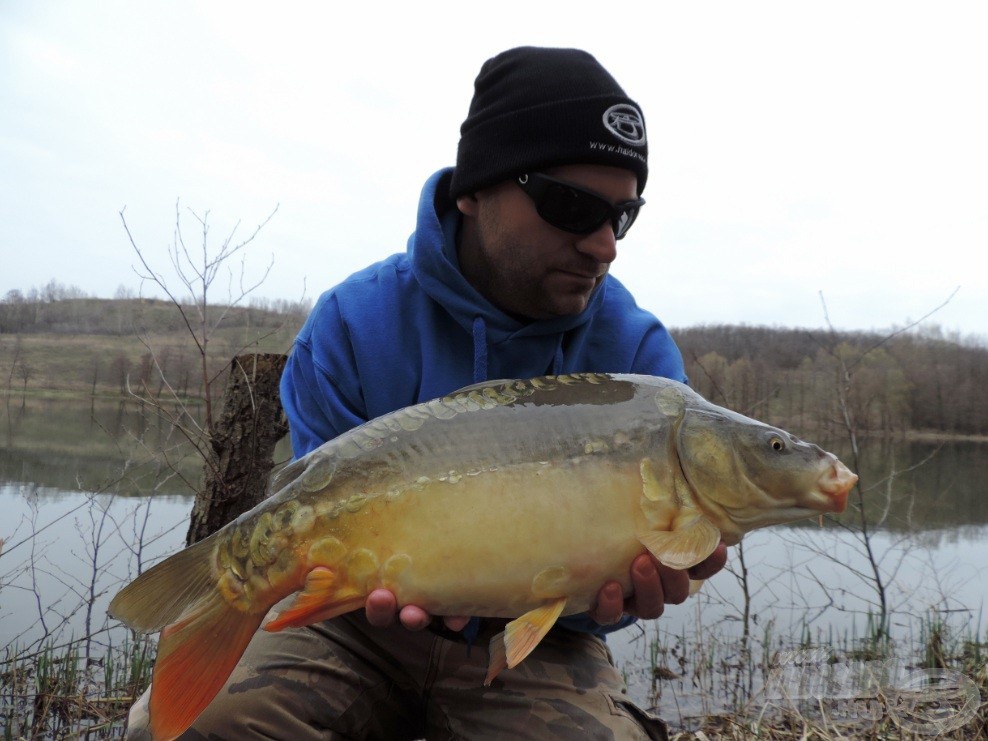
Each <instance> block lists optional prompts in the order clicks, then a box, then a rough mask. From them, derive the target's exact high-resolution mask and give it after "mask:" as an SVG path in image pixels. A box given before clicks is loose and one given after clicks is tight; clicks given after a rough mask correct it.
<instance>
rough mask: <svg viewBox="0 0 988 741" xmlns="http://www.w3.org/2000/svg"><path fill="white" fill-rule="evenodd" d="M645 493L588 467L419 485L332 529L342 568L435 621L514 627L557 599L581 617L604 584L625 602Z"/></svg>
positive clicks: (602, 465) (628, 478)
mask: <svg viewBox="0 0 988 741" xmlns="http://www.w3.org/2000/svg"><path fill="white" fill-rule="evenodd" d="M641 492H642V486H641V478H640V475H639V473H638V466H637V464H635V463H633V462H624V463H614V462H608V461H598V460H595V459H593V458H586V459H585V458H581V459H577V460H575V461H567V462H563V463H552V464H550V463H542V462H535V463H525V464H518V465H515V466H512V467H510V468H503V469H497V470H488V471H482V472H479V473H474V474H472V475H462V476H455V475H453V476H443V477H440V478H437V479H435V480H431V479H430V480H425V479H419V480H418V482H417V483H416V484H415V485H414V486H411V487H408V488H406V489H404V490H401V491H399V492H395V491H392V492H391V493H390V494H389V496H387V497H375V498H374V499H373V501H371V502H369V503H368V505H367V506H366V507H364V508H362V509H361V510H360V511H359V512H357V513H353V514H349V515H347V516H346V517H345V518H340V519H341V520H345V522H340V523H339V525H340V527H341V528H342V530H341V531H340V532H341V534H342V533H346V543H347V547H348V550H349V551H350V554H351V555H350V558H349V561H346V560H344V563H351V564H354V565H355V566H356V568H358V569H363V570H364V572H365V573H367V575H368V576H369V578H368V579H367V580H366V582H365V584H364V586H365V588H366V589H367V591H369V590H370V589H373V588H376V587H386V588H388V589H391V590H392V591H393V592H394V593H395V595H396V597H397V598H398V601H399V603H400V604H415V605H419V606H421V607H423V608H424V609H426V610H427V611H429V612H431V613H433V614H437V615H478V616H489V617H516V616H518V615H521V614H523V613H524V612H527V611H528V610H530V609H532V608H533V607H537V606H539V605H542V604H544V603H545V601H546V600H549V599H555V598H558V597H561V596H565V597H567V604H566V609H565V612H564V614H573V613H577V612H583V611H585V610H587V609H588V608H589V607H591V605H592V602H593V600H594V599H595V597H596V594H597V592H598V590H599V589H600V587H601V586H602V585H603V583H604V582H605V581H608V580H610V579H616V580H618V581H619V582H621V584H622V585H623V586H624V588H625V591H626V592H628V591H630V580H629V568H630V564H631V561H632V560H633V559H634V557H635V556H636V555H637V554H639V553H641V552H642V551H643V550H644V547H643V546H642V544H641V543H640V542H639V541H638V539H637V538H636V537H635V522H636V513H637V512H639V511H640V506H641V505H640V499H641ZM357 554H359V557H358V556H357ZM351 571H352V569H351ZM349 577H350V578H349V580H350V581H351V583H352V582H353V581H354V574H352V573H351V574H350V575H349Z"/></svg>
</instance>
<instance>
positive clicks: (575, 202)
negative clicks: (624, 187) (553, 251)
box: [538, 183, 610, 234]
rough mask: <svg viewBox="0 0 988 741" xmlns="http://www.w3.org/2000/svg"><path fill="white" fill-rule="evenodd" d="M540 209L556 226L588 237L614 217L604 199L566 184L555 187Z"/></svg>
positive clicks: (550, 188) (546, 195)
mask: <svg viewBox="0 0 988 741" xmlns="http://www.w3.org/2000/svg"><path fill="white" fill-rule="evenodd" d="M541 201H542V202H541V203H540V204H539V207H538V212H539V215H540V216H541V217H542V218H543V219H545V220H546V221H548V222H549V223H550V224H552V225H553V226H556V227H558V228H560V229H564V230H566V231H568V232H575V233H576V234H588V233H590V232H592V231H595V230H597V229H599V228H600V225H601V224H603V223H604V222H605V221H606V220H607V217H608V216H609V215H610V206H609V205H608V204H607V202H606V201H604V200H603V199H600V198H597V197H596V196H593V195H591V194H590V193H582V192H580V191H578V190H574V189H573V188H567V187H566V186H565V185H558V184H555V183H553V184H551V185H550V186H549V187H548V188H546V190H545V194H544V195H543V197H542V199H541Z"/></svg>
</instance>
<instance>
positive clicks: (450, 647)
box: [186, 47, 726, 739]
mask: <svg viewBox="0 0 988 741" xmlns="http://www.w3.org/2000/svg"><path fill="white" fill-rule="evenodd" d="M647 151H648V150H647V142H646V136H645V127H644V121H643V119H642V116H641V113H640V111H639V109H638V107H637V105H636V104H635V103H634V101H632V100H631V99H630V98H628V97H627V96H626V95H625V93H624V91H623V90H622V89H621V87H620V86H619V85H618V84H617V82H616V81H615V80H614V79H613V78H612V77H611V75H610V74H609V73H608V72H607V71H606V70H604V69H603V67H601V66H600V65H599V64H598V63H597V61H596V60H595V59H594V58H593V57H592V56H590V55H589V54H587V53H585V52H582V51H578V50H572V49H540V48H531V47H525V48H518V49H512V50H509V51H506V52H504V53H502V54H499V55H498V56H496V57H494V58H493V59H490V60H488V61H487V62H486V63H485V64H484V65H483V67H482V69H481V71H480V74H479V76H478V77H477V80H476V84H475V94H474V98H473V101H472V103H471V106H470V110H469V114H468V116H467V119H466V121H465V122H464V124H463V126H462V129H461V139H460V143H459V148H458V154H457V162H456V167H455V168H454V169H452V170H441V171H440V172H438V173H436V174H435V175H433V176H432V177H431V178H430V179H429V180H428V182H427V183H426V184H425V187H424V189H423V192H422V198H421V201H420V205H419V210H418V218H417V224H416V229H415V233H414V234H413V235H412V237H411V238H410V239H409V242H408V249H407V252H406V253H404V254H399V255H394V256H392V257H390V258H388V259H386V260H384V261H383V262H379V263H377V264H375V265H372V266H371V267H369V268H367V269H366V270H364V271H362V272H359V273H357V274H355V275H353V276H351V277H350V278H348V279H347V280H346V281H344V282H343V283H342V284H340V285H339V286H337V287H336V288H334V289H332V290H330V291H328V292H327V293H325V294H324V295H323V296H322V297H321V298H320V300H319V302H318V303H317V305H316V307H315V308H314V309H313V311H312V314H311V315H310V317H309V319H308V321H307V322H306V324H305V326H304V327H303V329H302V330H301V332H300V334H299V336H298V339H297V341H296V344H295V348H294V350H293V352H292V355H291V357H290V359H289V363H288V367H287V368H286V371H285V374H284V377H283V379H282V402H283V404H284V406H285V410H286V412H287V414H288V418H289V421H290V427H291V436H292V445H293V448H294V452H295V455H296V456H302V455H304V454H305V453H307V452H309V451H311V450H313V449H314V448H316V447H318V446H319V445H320V444H322V443H323V442H325V441H327V440H329V439H331V438H333V437H335V436H337V435H339V434H340V433H342V432H344V431H346V430H348V429H350V428H351V427H354V426H356V425H358V424H361V423H362V422H364V421H366V420H368V419H372V418H374V417H376V416H379V415H381V414H384V413H387V412H390V411H393V410H395V409H398V408H400V407H404V406H407V405H409V404H414V403H416V402H420V401H425V400H428V399H432V398H435V397H437V396H442V395H444V394H447V393H450V392H451V391H454V390H456V389H457V388H461V387H463V386H466V385H469V384H472V383H477V382H480V381H484V380H488V379H496V378H521V377H532V376H538V375H544V374H559V373H569V372H576V371H601V372H633V373H647V374H653V375H662V376H667V377H670V378H675V379H677V380H685V374H684V370H683V364H682V358H681V356H680V353H679V351H678V349H677V348H676V346H675V344H674V342H673V341H672V339H671V338H670V336H669V335H668V333H667V332H666V330H665V328H664V327H663V326H662V324H661V323H660V322H659V321H658V320H657V319H656V318H655V317H654V316H652V315H651V314H649V313H648V312H645V311H643V310H642V309H640V308H639V307H638V306H637V305H636V304H635V302H634V300H633V299H632V297H631V295H630V294H629V293H628V292H627V290H626V289H625V288H624V287H623V286H622V285H621V284H620V283H619V282H618V281H617V280H616V279H614V278H613V277H609V276H608V269H609V267H610V264H611V263H612V262H613V261H614V259H615V257H616V256H617V240H619V239H621V238H622V237H623V236H624V235H625V233H626V232H627V229H628V228H629V227H630V226H631V225H632V223H633V222H634V220H635V217H636V216H637V214H638V211H639V209H640V208H641V205H642V204H643V203H644V201H643V200H642V199H641V193H642V190H643V189H644V187H645V182H646V178H647V175H648V168H647ZM442 536H443V523H441V522H437V523H436V532H435V537H437V538H441V537H442ZM725 560H726V555H725V549H724V546H723V544H722V545H721V546H720V547H719V548H718V550H717V551H715V553H714V555H712V556H711V557H710V558H709V559H707V561H705V562H704V563H703V564H700V565H699V566H697V567H695V568H694V569H693V570H692V572H691V575H692V576H693V577H695V578H707V577H709V576H711V575H712V574H713V573H715V572H716V571H718V570H719V569H720V568H722V567H723V565H724V562H725ZM631 578H632V584H633V587H634V593H633V594H632V595H631V596H630V597H628V598H627V599H625V596H624V594H623V593H622V589H621V586H620V585H619V584H618V583H617V582H612V583H608V584H604V585H601V590H600V593H599V595H598V600H597V605H596V607H595V609H594V610H593V611H592V612H591V613H589V614H587V615H578V616H572V617H569V618H563V619H562V620H560V621H559V623H558V625H557V627H555V628H553V630H552V631H551V632H550V634H549V635H548V636H547V637H546V638H545V640H543V641H542V643H541V644H539V646H538V647H537V648H536V649H535V651H534V652H533V653H532V654H531V655H530V656H529V657H528V658H527V659H526V660H525V661H524V662H523V663H522V664H521V665H520V666H518V667H517V668H515V669H513V670H509V671H506V672H504V673H502V675H500V676H499V677H498V678H497V679H496V680H495V682H494V683H493V685H492V686H491V687H484V686H483V679H484V676H485V674H486V668H487V641H488V640H489V639H490V637H491V636H492V635H493V634H494V633H496V632H498V631H499V630H500V629H501V628H502V627H503V624H504V621H495V620H485V619H477V618H470V617H469V616H452V617H450V616H447V617H445V618H443V619H438V618H436V619H434V618H433V617H432V616H430V615H428V614H427V613H425V611H423V610H422V609H420V608H418V607H416V606H415V605H398V604H397V603H396V600H395V597H394V595H393V594H392V593H390V592H388V591H386V590H377V591H375V592H373V593H372V594H371V595H370V596H369V597H368V598H367V601H366V606H365V610H364V611H363V612H355V613H350V614H348V615H345V616H342V617H340V618H336V619H334V620H331V621H327V622H325V623H320V624H318V625H315V626H310V627H308V628H304V629H299V630H288V631H285V632H283V633H278V634H269V633H265V632H263V631H262V632H259V633H258V635H257V636H256V637H255V639H254V641H253V642H252V644H251V646H250V647H249V648H248V650H247V653H246V654H245V655H244V657H243V659H242V660H241V663H240V665H239V666H238V667H237V669H236V670H235V671H234V673H233V676H232V677H231V678H230V680H229V682H228V684H227V687H226V688H225V689H224V690H222V691H221V692H220V694H219V695H218V696H217V698H216V700H214V702H213V704H212V705H211V706H210V707H209V708H207V710H206V711H205V712H204V713H203V715H202V716H201V717H200V719H199V720H198V721H197V722H196V724H195V725H194V726H193V729H192V730H190V731H189V732H188V733H187V734H186V737H187V738H230V739H234V738H236V739H241V738H262V737H263V738H284V739H302V738H326V737H330V738H388V739H390V738H418V737H422V736H427V737H428V738H521V737H531V738H539V739H541V738H555V737H561V738H580V739H582V738H660V737H664V735H665V729H664V726H663V725H662V723H661V721H659V720H658V719H657V718H654V717H652V716H650V715H648V714H647V713H645V712H644V711H642V710H640V709H638V708H637V707H635V706H634V705H633V704H632V703H631V702H630V701H629V700H628V698H627V697H626V695H625V694H624V683H623V680H622V678H621V675H620V673H619V672H618V671H617V669H616V668H615V667H614V665H613V663H612V661H611V657H610V654H609V652H608V650H607V648H606V645H605V644H604V643H603V641H602V640H601V638H600V636H603V635H604V634H606V633H608V632H610V631H612V630H616V629H618V628H620V627H623V626H625V625H627V624H629V623H630V622H632V621H633V620H634V618H635V617H643V618H655V617H658V616H659V615H661V614H662V611H663V608H664V605H665V604H666V603H679V602H682V601H683V600H684V599H685V598H686V596H687V590H688V579H687V575H686V573H684V572H677V571H674V570H672V569H669V568H666V567H664V566H660V565H659V564H657V562H655V561H654V560H653V559H652V557H651V556H649V555H647V554H644V553H643V555H641V556H639V557H638V558H637V559H636V560H635V561H634V562H633V564H632V565H631ZM425 628H430V630H424V629H425Z"/></svg>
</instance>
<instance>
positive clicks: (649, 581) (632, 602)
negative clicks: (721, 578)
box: [588, 542, 727, 625]
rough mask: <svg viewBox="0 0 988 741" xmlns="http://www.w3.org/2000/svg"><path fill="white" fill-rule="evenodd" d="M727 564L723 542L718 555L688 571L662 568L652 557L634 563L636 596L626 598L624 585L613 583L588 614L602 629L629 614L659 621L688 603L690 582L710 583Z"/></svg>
mask: <svg viewBox="0 0 988 741" xmlns="http://www.w3.org/2000/svg"><path fill="white" fill-rule="evenodd" d="M726 563H727V546H725V545H724V543H723V542H721V543H720V544H719V545H718V546H717V548H715V549H714V552H713V553H711V554H710V555H709V556H707V558H706V559H704V560H703V561H701V562H700V563H698V564H697V565H696V566H694V567H693V568H691V569H689V570H688V571H680V570H678V569H673V568H670V567H668V566H664V565H662V564H660V563H659V562H658V561H656V560H655V558H654V557H653V556H652V555H651V554H649V553H642V554H641V555H640V556H638V557H637V558H635V560H634V561H632V562H631V586H632V589H633V591H632V593H631V596H630V597H628V599H625V598H624V592H623V591H622V589H621V585H620V584H619V583H618V582H616V581H609V582H607V583H606V584H605V585H604V586H603V587H601V590H600V591H599V592H598V593H597V604H596V606H595V607H594V608H593V609H592V610H590V612H589V613H588V614H589V615H590V617H591V618H592V619H593V620H595V621H596V622H598V623H600V624H601V625H610V624H612V623H616V622H617V621H618V620H620V619H621V617H622V616H623V615H625V614H628V615H634V616H635V617H638V618H644V619H646V620H651V619H653V618H657V617H659V616H660V615H661V614H662V613H663V612H664V611H665V606H666V605H678V604H681V603H683V602H685V601H686V598H687V597H688V596H689V593H690V579H709V578H710V577H711V576H713V575H714V574H716V573H717V572H718V571H720V570H721V569H722V568H724V565H725V564H726Z"/></svg>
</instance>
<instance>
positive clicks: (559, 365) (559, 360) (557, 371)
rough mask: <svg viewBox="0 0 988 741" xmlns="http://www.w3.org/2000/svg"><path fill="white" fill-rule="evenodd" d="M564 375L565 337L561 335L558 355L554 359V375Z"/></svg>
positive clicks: (557, 348)
mask: <svg viewBox="0 0 988 741" xmlns="http://www.w3.org/2000/svg"><path fill="white" fill-rule="evenodd" d="M562 373H563V336H562V335H559V342H558V343H556V354H555V356H554V357H553V358H552V375H554V376H560V375H562Z"/></svg>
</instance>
